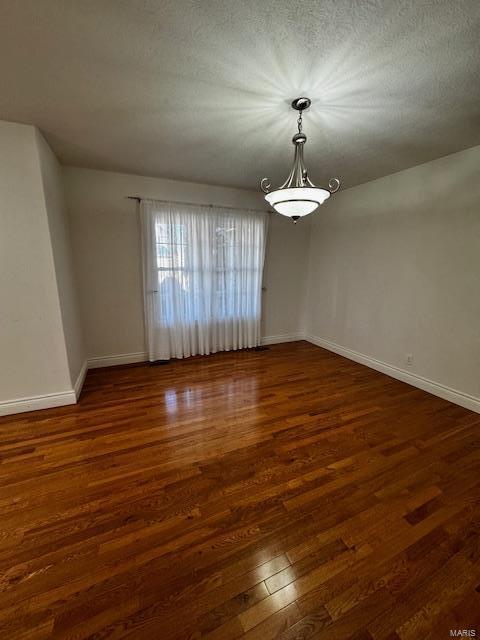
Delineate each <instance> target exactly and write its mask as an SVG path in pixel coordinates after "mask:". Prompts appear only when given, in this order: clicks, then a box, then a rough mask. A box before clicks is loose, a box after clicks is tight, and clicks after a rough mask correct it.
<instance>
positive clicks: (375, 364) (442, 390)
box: [305, 333, 480, 413]
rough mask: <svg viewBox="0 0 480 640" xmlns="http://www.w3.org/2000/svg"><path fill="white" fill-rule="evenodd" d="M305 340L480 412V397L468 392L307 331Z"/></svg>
mask: <svg viewBox="0 0 480 640" xmlns="http://www.w3.org/2000/svg"><path fill="white" fill-rule="evenodd" d="M305 340H308V342H311V343H312V344H315V345H317V346H318V347H323V348H324V349H328V351H333V352H334V353H338V354H339V355H341V356H344V357H345V358H348V359H349V360H354V361H355V362H359V363H360V364H364V365H365V366H367V367H370V369H375V370H376V371H380V372H381V373H385V374H386V375H387V376H390V377H391V378H396V379H397V380H401V381H402V382H406V383H407V384H411V385H412V386H413V387H418V388H419V389H423V391H428V393H432V394H433V395H434V396H438V397H440V398H443V399H444V400H449V401H450V402H453V403H454V404H459V405H460V406H461V407H465V408H466V409H471V410H472V411H476V412H477V413H480V398H476V397H475V396H471V395H469V394H468V393H463V392H462V391H457V390H456V389H452V388H451V387H446V386H445V385H443V384H440V383H438V382H434V381H433V380H429V379H428V378H424V377H423V376H419V375H417V374H416V373H411V372H409V371H405V370H404V369H400V368H399V367H395V366H393V365H390V364H387V363H386V362H382V361H381V360H376V359H375V358H371V357H370V356H366V355H364V354H363V353H359V352H358V351H353V350H352V349H348V348H347V347H342V346H340V345H339V344H336V343H334V342H330V341H329V340H324V339H323V338H318V337H317V336H313V335H311V334H308V333H307V334H306V335H305Z"/></svg>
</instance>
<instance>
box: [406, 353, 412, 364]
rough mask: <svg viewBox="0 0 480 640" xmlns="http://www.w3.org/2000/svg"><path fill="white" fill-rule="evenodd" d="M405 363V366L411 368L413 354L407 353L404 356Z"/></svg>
mask: <svg viewBox="0 0 480 640" xmlns="http://www.w3.org/2000/svg"><path fill="white" fill-rule="evenodd" d="M405 362H406V363H407V365H408V366H409V367H411V366H412V364H413V354H411V353H407V354H406V356H405Z"/></svg>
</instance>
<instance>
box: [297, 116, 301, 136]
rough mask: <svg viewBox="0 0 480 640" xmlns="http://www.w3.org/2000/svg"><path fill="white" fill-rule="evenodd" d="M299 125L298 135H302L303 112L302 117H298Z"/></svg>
mask: <svg viewBox="0 0 480 640" xmlns="http://www.w3.org/2000/svg"><path fill="white" fill-rule="evenodd" d="M297 124H298V133H302V112H301V111H300V115H299V116H298V120H297Z"/></svg>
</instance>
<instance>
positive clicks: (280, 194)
mask: <svg viewBox="0 0 480 640" xmlns="http://www.w3.org/2000/svg"><path fill="white" fill-rule="evenodd" d="M329 197H330V191H327V190H326V189H320V188H317V187H293V188H290V189H277V190H276V191H272V192H271V193H267V194H266V196H265V200H266V201H267V202H268V203H269V204H271V205H272V207H273V208H274V209H275V211H278V213H281V214H282V215H284V216H289V217H292V216H299V217H300V218H301V217H302V216H306V215H308V214H309V213H312V211H315V209H316V208H317V207H318V206H319V205H321V204H322V203H323V202H325V200H327V198H329Z"/></svg>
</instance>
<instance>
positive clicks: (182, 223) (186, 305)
mask: <svg viewBox="0 0 480 640" xmlns="http://www.w3.org/2000/svg"><path fill="white" fill-rule="evenodd" d="M140 212H141V220H142V240H143V276H144V294H145V324H146V334H147V346H148V352H149V358H150V360H151V361H154V360H168V359H169V358H185V357H188V356H192V355H196V354H202V355H205V354H208V353H215V352H216V351H229V350H231V349H242V348H245V347H255V346H257V345H258V344H259V343H260V314H261V290H262V273H263V262H264V256H265V237H266V214H262V213H255V212H248V211H243V210H240V209H239V210H231V209H225V208H221V207H205V206H197V205H186V204H179V203H174V202H172V203H162V202H157V201H155V200H142V201H141V204H140Z"/></svg>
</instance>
